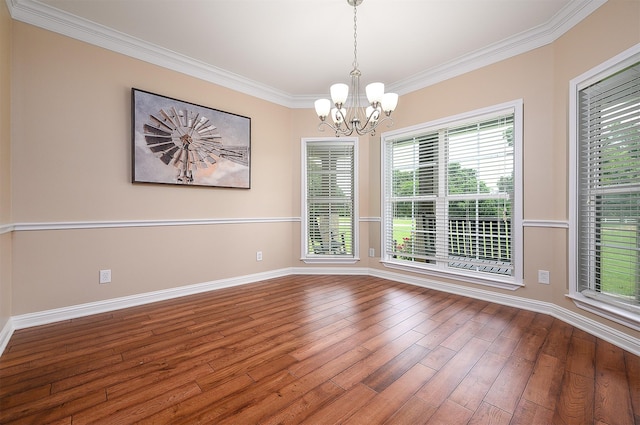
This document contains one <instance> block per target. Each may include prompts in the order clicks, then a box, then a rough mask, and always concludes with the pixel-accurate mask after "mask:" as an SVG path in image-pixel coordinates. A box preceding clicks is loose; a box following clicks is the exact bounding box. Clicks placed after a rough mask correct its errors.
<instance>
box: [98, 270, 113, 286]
mask: <svg viewBox="0 0 640 425" xmlns="http://www.w3.org/2000/svg"><path fill="white" fill-rule="evenodd" d="M110 282H111V270H100V283H110Z"/></svg>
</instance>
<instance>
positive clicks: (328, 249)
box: [304, 140, 355, 257]
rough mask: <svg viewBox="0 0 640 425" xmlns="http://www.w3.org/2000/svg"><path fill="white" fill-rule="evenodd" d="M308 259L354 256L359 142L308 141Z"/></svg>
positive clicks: (306, 219)
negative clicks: (356, 174) (356, 165)
mask: <svg viewBox="0 0 640 425" xmlns="http://www.w3.org/2000/svg"><path fill="white" fill-rule="evenodd" d="M304 146H305V149H304V150H305V163H306V166H305V177H306V179H305V180H306V188H305V208H304V209H305V229H306V232H304V233H305V235H306V237H305V254H304V255H305V256H306V257H327V256H330V257H336V256H338V257H354V243H355V240H354V239H355V237H354V235H355V232H354V229H355V220H354V209H355V155H354V152H355V142H354V141H352V140H351V141H349V140H347V141H341V140H330V141H327V140H319V141H306V143H305V144H304Z"/></svg>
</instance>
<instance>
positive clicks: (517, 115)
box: [380, 99, 524, 289]
mask: <svg viewBox="0 0 640 425" xmlns="http://www.w3.org/2000/svg"><path fill="white" fill-rule="evenodd" d="M523 108H524V102H523V100H522V99H515V100H512V101H509V102H504V103H500V104H497V105H491V106H487V107H484V108H479V109H475V110H473V111H467V112H462V113H459V114H456V115H452V116H448V117H444V118H439V119H436V120H433V121H429V122H426V123H420V124H416V125H413V126H410V127H405V128H399V129H395V130H391V131H387V132H384V133H382V135H381V137H380V158H381V161H380V167H381V172H380V179H381V181H380V199H381V202H382V208H383V209H385V208H386V207H387V202H388V200H389V198H388V195H387V194H386V193H385V187H386V182H385V179H386V175H385V172H386V167H387V149H386V145H387V141H388V140H393V139H395V138H396V137H402V138H407V137H412V136H418V135H420V134H424V133H426V132H430V131H434V132H435V131H440V130H441V129H442V128H445V127H448V126H450V125H455V126H460V125H462V124H463V123H466V122H477V121H481V120H484V119H485V118H486V119H488V120H489V119H493V118H495V117H496V116H497V115H501V114H506V113H513V115H514V120H513V129H514V146H513V148H514V169H513V172H514V176H513V179H514V182H516V183H518V184H516V187H515V188H514V195H513V196H514V198H513V215H512V229H513V231H512V245H513V246H514V247H515V249H514V253H513V266H514V271H513V276H510V277H509V278H508V279H507V278H505V279H503V280H502V281H500V279H499V278H496V279H494V280H492V281H491V283H490V285H491V286H497V287H500V288H503V289H506V288H508V289H513V288H516V289H517V288H518V287H520V286H524V284H523V282H524V258H523V255H524V254H523V252H524V242H523V237H524V235H523V232H522V229H523V227H524V226H523V209H524V208H523V200H522V196H523V192H524V184H523V177H522V167H523V157H522V147H523V137H524V135H523V127H524V112H523ZM438 149H441V148H438ZM439 170H440V172H441V176H440V179H442V178H444V174H442V173H444V167H439ZM385 218H386V217H384V216H383V217H382V220H381V234H382V246H381V258H382V262H383V263H384V264H385V266H388V267H393V268H398V269H403V270H407V271H413V272H419V273H424V274H431V275H434V276H438V277H443V278H447V277H451V278H452V279H459V277H458V276H459V275H460V274H461V273H456V272H449V271H444V270H443V271H439V270H437V269H436V267H430V266H429V265H426V266H418V265H416V266H415V267H414V266H411V265H409V264H407V265H406V266H403V265H402V264H401V263H399V262H397V261H394V260H393V259H392V258H391V257H390V256H389V254H388V253H386V252H385V243H386V242H385V240H384V238H385V235H384V233H385V231H386V230H385V224H386V223H385ZM436 244H437V242H436ZM418 269H419V271H418ZM463 279H464V280H465V281H473V282H476V283H481V284H486V283H485V282H486V281H487V280H489V279H484V278H483V277H476V278H473V277H469V274H465V275H464V277H463ZM496 281H499V283H496Z"/></svg>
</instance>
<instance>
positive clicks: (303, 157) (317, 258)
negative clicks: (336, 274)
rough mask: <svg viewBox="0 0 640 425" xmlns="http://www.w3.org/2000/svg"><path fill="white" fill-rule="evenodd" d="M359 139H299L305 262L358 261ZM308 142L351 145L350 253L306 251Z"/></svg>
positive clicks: (301, 245) (303, 255)
mask: <svg viewBox="0 0 640 425" xmlns="http://www.w3.org/2000/svg"><path fill="white" fill-rule="evenodd" d="M359 141H360V138H358V137H339V138H336V137H303V138H301V139H300V164H301V167H302V169H301V175H302V181H301V184H300V203H301V204H300V211H302V217H304V219H303V218H302V217H300V253H301V258H300V260H302V261H303V262H305V263H309V264H310V263H315V264H332V263H333V264H355V263H357V262H358V261H360V242H359V241H360V226H359V225H358V224H359V223H360V221H361V220H360V217H359V212H360V203H359V198H360V196H359V193H360V192H359V184H358V167H359V161H358V157H359V153H358V151H359V149H358V146H359ZM310 143H322V144H323V145H324V144H326V145H327V146H328V145H331V144H334V145H337V146H344V145H350V146H353V170H352V171H353V176H352V177H353V212H352V216H353V217H352V218H353V229H352V244H353V246H352V250H353V254H352V255H350V256H349V255H335V256H332V255H325V256H322V255H314V254H310V253H308V252H307V249H308V246H307V241H308V240H309V226H308V223H307V222H306V221H307V218H306V217H307V216H308V214H307V207H308V205H307V184H308V183H307V174H308V173H307V147H308V145H309V144H310Z"/></svg>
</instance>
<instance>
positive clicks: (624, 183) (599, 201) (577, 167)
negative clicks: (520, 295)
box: [570, 48, 640, 329]
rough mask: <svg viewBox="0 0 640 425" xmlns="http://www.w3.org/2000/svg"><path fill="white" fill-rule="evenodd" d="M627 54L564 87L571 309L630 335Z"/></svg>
mask: <svg viewBox="0 0 640 425" xmlns="http://www.w3.org/2000/svg"><path fill="white" fill-rule="evenodd" d="M635 50H636V52H635V54H631V52H627V53H625V54H623V55H622V56H620V57H618V58H616V59H614V60H612V61H610V62H608V63H606V64H604V65H602V66H601V67H599V68H597V69H595V70H592V71H590V72H589V73H587V74H585V75H583V76H581V77H578V78H577V79H576V80H573V81H572V82H571V95H572V104H573V105H572V106H573V109H572V112H571V115H572V125H571V127H572V137H571V145H572V146H571V157H572V161H571V163H572V170H571V179H572V181H571V192H572V208H571V223H570V230H571V241H572V244H571V247H570V249H571V262H572V264H571V269H572V273H571V276H570V280H571V295H572V296H573V297H574V299H576V300H578V301H579V304H580V303H583V306H585V305H588V306H589V307H588V308H590V309H592V310H593V309H595V310H596V312H597V310H598V309H602V308H604V309H606V310H608V311H609V313H605V314H607V315H608V314H612V316H611V317H610V318H612V319H613V320H617V321H619V322H622V323H625V324H629V322H635V323H634V324H632V326H634V327H636V328H637V329H638V328H639V327H638V323H640V52H638V50H640V49H638V48H636V49H635ZM632 51H633V50H632ZM605 306H608V307H609V308H607V307H605ZM600 313H602V311H600ZM634 316H635V318H634Z"/></svg>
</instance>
